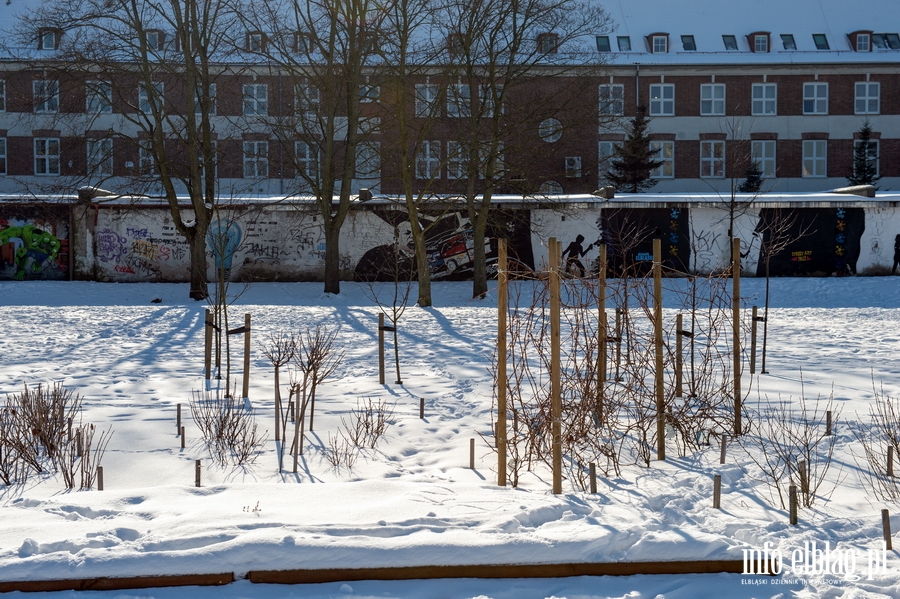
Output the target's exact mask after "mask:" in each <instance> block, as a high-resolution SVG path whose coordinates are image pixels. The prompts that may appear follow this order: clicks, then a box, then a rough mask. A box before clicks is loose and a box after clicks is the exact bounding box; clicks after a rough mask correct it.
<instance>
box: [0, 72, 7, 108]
mask: <svg viewBox="0 0 900 599" xmlns="http://www.w3.org/2000/svg"><path fill="white" fill-rule="evenodd" d="M0 112H6V81H4V80H3V79H0Z"/></svg>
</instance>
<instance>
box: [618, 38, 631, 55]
mask: <svg viewBox="0 0 900 599" xmlns="http://www.w3.org/2000/svg"><path fill="white" fill-rule="evenodd" d="M616 43H617V44H618V45H619V52H631V37H630V36H628V35H620V36H618V37H616Z"/></svg>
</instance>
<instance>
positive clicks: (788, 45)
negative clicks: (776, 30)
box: [781, 33, 797, 50]
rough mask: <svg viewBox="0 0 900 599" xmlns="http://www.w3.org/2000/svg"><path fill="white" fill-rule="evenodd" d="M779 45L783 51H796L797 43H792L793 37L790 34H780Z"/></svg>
mask: <svg viewBox="0 0 900 599" xmlns="http://www.w3.org/2000/svg"><path fill="white" fill-rule="evenodd" d="M781 43H782V45H783V46H784V49H785V50H796V49H797V43H796V42H795V41H794V35H793V34H791V33H782V34H781Z"/></svg>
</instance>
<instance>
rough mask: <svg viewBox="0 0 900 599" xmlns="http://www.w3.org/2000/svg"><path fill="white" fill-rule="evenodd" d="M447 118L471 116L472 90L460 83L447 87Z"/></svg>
mask: <svg viewBox="0 0 900 599" xmlns="http://www.w3.org/2000/svg"><path fill="white" fill-rule="evenodd" d="M447 116H448V117H470V116H472V88H471V87H469V86H468V85H465V84H462V83H453V84H450V85H448V86H447Z"/></svg>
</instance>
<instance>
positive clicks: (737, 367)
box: [731, 237, 743, 437]
mask: <svg viewBox="0 0 900 599" xmlns="http://www.w3.org/2000/svg"><path fill="white" fill-rule="evenodd" d="M731 282H732V292H731V300H732V315H731V319H732V325H733V330H732V335H733V339H732V342H733V347H732V350H731V352H732V357H733V359H734V360H733V361H734V364H733V369H734V372H733V373H732V374H733V376H734V436H735V437H740V436H741V433H742V432H743V426H741V240H740V239H738V238H737V237H735V238H734V239H733V240H732V248H731Z"/></svg>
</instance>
